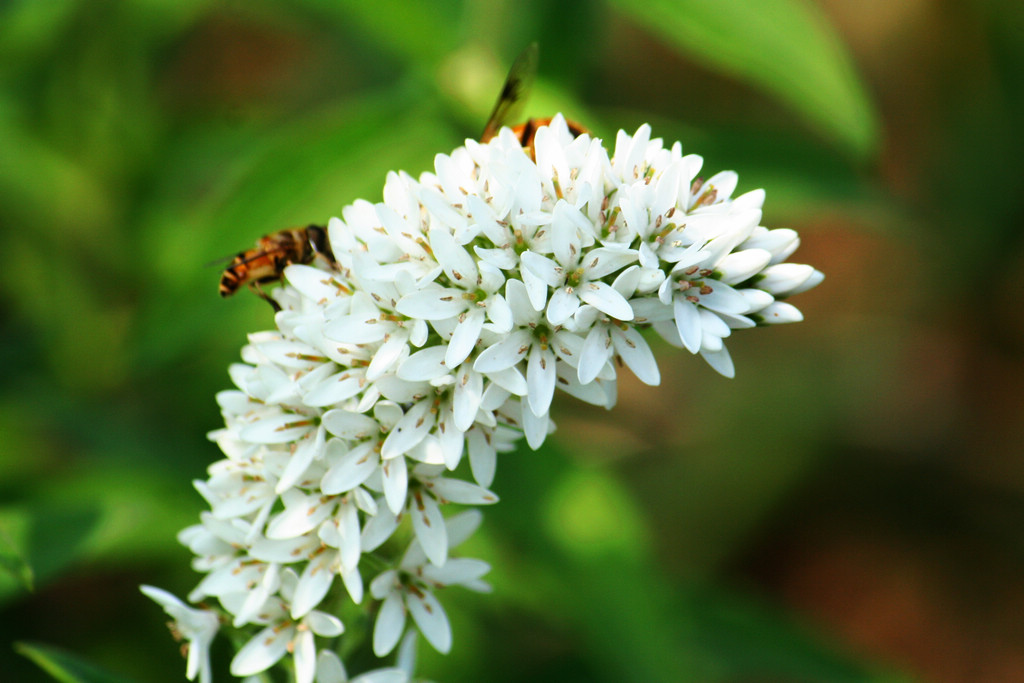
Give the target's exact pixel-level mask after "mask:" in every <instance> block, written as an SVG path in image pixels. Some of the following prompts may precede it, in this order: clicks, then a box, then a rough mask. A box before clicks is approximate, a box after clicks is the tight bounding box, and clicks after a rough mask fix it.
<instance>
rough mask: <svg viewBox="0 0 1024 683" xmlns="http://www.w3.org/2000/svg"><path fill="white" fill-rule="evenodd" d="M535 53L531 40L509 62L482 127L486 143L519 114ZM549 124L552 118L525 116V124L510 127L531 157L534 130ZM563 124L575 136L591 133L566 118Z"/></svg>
mask: <svg viewBox="0 0 1024 683" xmlns="http://www.w3.org/2000/svg"><path fill="white" fill-rule="evenodd" d="M537 53H538V48H537V43H532V44H531V45H530V46H529V47H528V48H526V49H525V50H523V52H522V53H521V54H520V55H519V57H517V58H516V61H515V62H514V63H513V64H512V68H511V69H509V72H508V77H507V78H506V79H505V85H504V86H502V88H501V94H500V95H498V101H497V102H496V103H495V104H494V110H493V111H492V112H491V116H490V118H489V119H488V120H487V125H486V126H484V132H483V134H482V135H481V136H480V142H488V141H489V140H491V138H493V137H494V136H495V135H497V134H498V131H499V130H501V127H502V126H504V125H507V124H508V122H509V121H512V120H514V119H515V118H517V117H518V115H519V113H520V110H521V109H522V104H523V102H524V101H525V100H526V95H527V93H528V92H529V90H530V86H531V85H532V84H533V79H534V77H535V76H536V75H537ZM549 123H551V117H547V118H541V119H527V120H526V122H525V123H520V124H518V125H516V126H512V133H513V134H515V136H516V138H518V139H519V144H521V145H522V146H523V149H525V150H526V151H527V152H529V154H530V156H531V157H533V138H534V136H535V135H536V134H537V129H538V128H542V127H544V126H546V125H548V124H549ZM566 123H567V124H568V125H569V132H570V133H572V134H573V135H574V136H576V137H578V136H580V135H583V134H584V133H588V132H590V131H588V130H587V129H586V128H584V127H583V126H581V125H580V124H578V123H575V122H573V121H566Z"/></svg>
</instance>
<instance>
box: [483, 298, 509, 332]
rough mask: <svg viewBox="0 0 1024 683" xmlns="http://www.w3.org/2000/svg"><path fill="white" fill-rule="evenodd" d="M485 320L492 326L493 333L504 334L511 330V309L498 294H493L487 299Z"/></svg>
mask: <svg viewBox="0 0 1024 683" xmlns="http://www.w3.org/2000/svg"><path fill="white" fill-rule="evenodd" d="M487 319H488V320H490V321H491V323H493V324H494V331H495V332H498V333H501V334H504V333H507V332H509V331H511V330H512V325H513V322H514V318H513V317H512V307H511V306H509V304H508V302H507V301H506V300H505V297H503V296H502V295H500V294H493V295H491V296H489V297H488V298H487Z"/></svg>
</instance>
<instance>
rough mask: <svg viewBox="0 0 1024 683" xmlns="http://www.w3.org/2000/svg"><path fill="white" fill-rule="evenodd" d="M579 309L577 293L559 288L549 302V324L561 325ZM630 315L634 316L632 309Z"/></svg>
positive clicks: (565, 288) (566, 288)
mask: <svg viewBox="0 0 1024 683" xmlns="http://www.w3.org/2000/svg"><path fill="white" fill-rule="evenodd" d="M579 307H580V299H579V297H578V296H577V295H576V292H575V291H574V290H573V289H571V288H569V287H559V288H558V289H556V290H555V291H554V292H552V294H551V300H550V301H549V302H548V311H547V319H548V322H549V323H551V324H552V325H561V324H562V323H564V322H565V321H566V320H568V319H569V318H571V317H572V316H573V314H574V313H576V309H578V308H579ZM630 315H633V311H632V309H630Z"/></svg>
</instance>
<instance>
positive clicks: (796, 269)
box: [755, 263, 816, 297]
mask: <svg viewBox="0 0 1024 683" xmlns="http://www.w3.org/2000/svg"><path fill="white" fill-rule="evenodd" d="M815 272H816V271H815V270H814V268H813V267H811V266H808V265H804V264H802V263H779V264H776V265H774V266H769V267H767V268H765V269H764V271H763V272H762V273H761V278H760V279H758V280H757V281H756V283H755V286H756V287H758V288H759V289H763V290H765V291H766V292H769V293H770V294H772V295H774V296H777V297H778V296H786V295H788V294H790V293H791V292H793V291H794V290H796V289H798V288H799V287H800V286H801V285H803V284H804V283H805V282H806V281H807V280H808V279H809V278H811V276H812V275H814V273H815ZM801 291H803V290H801Z"/></svg>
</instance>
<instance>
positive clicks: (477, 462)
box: [466, 429, 498, 487]
mask: <svg viewBox="0 0 1024 683" xmlns="http://www.w3.org/2000/svg"><path fill="white" fill-rule="evenodd" d="M466 444H467V446H468V448H469V468H470V471H471V472H472V473H473V479H474V480H475V481H476V483H478V484H480V485H481V486H483V487H488V486H490V485H491V483H493V482H494V472H495V470H496V469H497V467H498V454H497V452H495V450H494V448H493V447H492V446H491V445H490V444H488V443H487V437H486V435H485V434H484V433H483V431H481V430H480V429H474V430H471V431H469V432H467V434H466Z"/></svg>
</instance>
